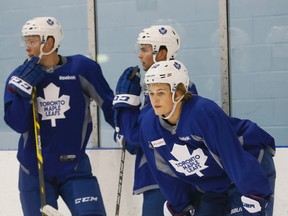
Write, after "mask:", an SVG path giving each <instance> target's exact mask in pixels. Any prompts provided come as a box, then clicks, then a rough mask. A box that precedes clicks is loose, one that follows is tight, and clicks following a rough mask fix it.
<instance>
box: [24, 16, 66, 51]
mask: <svg viewBox="0 0 288 216" xmlns="http://www.w3.org/2000/svg"><path fill="white" fill-rule="evenodd" d="M32 35H39V36H40V40H41V44H42V46H44V44H45V42H46V40H47V38H48V37H49V36H52V37H53V38H54V47H53V49H52V50H51V51H50V52H49V53H43V55H48V54H50V53H52V52H53V51H54V50H56V49H57V48H59V46H60V42H61V40H62V38H63V32H62V27H61V25H60V23H59V22H58V21H57V20H56V19H55V18H54V17H35V18H33V19H32V20H29V21H27V22H26V23H25V24H24V26H23V27H22V36H23V37H25V36H32ZM41 52H42V47H41Z"/></svg>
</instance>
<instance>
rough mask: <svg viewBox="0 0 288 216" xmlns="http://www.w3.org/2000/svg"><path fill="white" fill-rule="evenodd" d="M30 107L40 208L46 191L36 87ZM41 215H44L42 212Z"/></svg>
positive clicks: (43, 202) (44, 203)
mask: <svg viewBox="0 0 288 216" xmlns="http://www.w3.org/2000/svg"><path fill="white" fill-rule="evenodd" d="M32 109H33V122H34V134H35V143H36V156H37V165H38V166H37V167H38V175H39V186H40V198H41V208H43V207H44V206H45V205H46V193H45V184H44V170H43V157H42V146H41V136H40V124H39V118H38V103H37V97H36V87H34V89H33V93H32ZM42 215H45V214H44V213H43V214H42Z"/></svg>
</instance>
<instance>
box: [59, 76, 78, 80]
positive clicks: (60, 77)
mask: <svg viewBox="0 0 288 216" xmlns="http://www.w3.org/2000/svg"><path fill="white" fill-rule="evenodd" d="M59 80H76V76H59Z"/></svg>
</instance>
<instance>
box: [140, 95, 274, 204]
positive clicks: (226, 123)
mask: <svg viewBox="0 0 288 216" xmlns="http://www.w3.org/2000/svg"><path fill="white" fill-rule="evenodd" d="M141 136H142V139H143V140H142V142H141V143H142V149H143V151H144V153H145V156H146V158H147V161H148V164H149V166H150V168H151V170H152V173H153V175H154V177H155V179H156V181H157V183H158V184H159V186H160V188H161V191H162V193H163V194H164V196H165V198H166V199H167V200H168V202H169V203H171V204H172V205H173V206H177V207H180V208H179V209H181V208H184V207H186V206H188V205H189V204H191V200H192V199H193V196H192V191H193V188H194V187H196V188H198V189H199V190H200V191H205V192H224V191H226V190H227V189H228V188H229V187H230V186H231V184H235V185H236V187H237V188H238V189H239V191H240V192H241V193H243V194H245V195H249V194H254V195H258V196H261V197H266V196H268V195H270V194H271V193H272V190H271V188H270V186H269V183H268V179H267V177H266V176H265V174H264V172H263V170H262V168H261V166H260V163H259V162H258V161H257V157H258V156H259V152H260V151H262V149H263V148H270V149H271V151H272V152H274V151H275V144H274V139H273V137H271V136H270V135H269V134H268V133H266V132H265V131H264V130H262V129H261V128H259V127H258V126H257V125H256V124H255V123H253V122H251V121H249V120H240V119H237V118H229V117H228V116H227V115H226V114H225V113H224V112H223V111H222V109H221V108H220V107H219V106H218V105H217V104H216V103H214V102H213V101H211V100H208V99H204V98H202V97H200V96H196V95H193V97H192V98H191V99H190V100H189V101H188V102H185V103H184V104H183V106H182V111H181V115H180V118H179V122H178V123H177V125H175V126H172V125H170V124H168V122H166V121H164V120H163V119H162V118H159V116H157V115H155V113H154V110H153V109H150V110H149V111H148V112H146V113H145V114H144V116H143V118H142V122H141ZM239 138H240V139H239Z"/></svg>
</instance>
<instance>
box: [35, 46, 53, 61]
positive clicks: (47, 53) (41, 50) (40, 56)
mask: <svg viewBox="0 0 288 216" xmlns="http://www.w3.org/2000/svg"><path fill="white" fill-rule="evenodd" d="M45 43H46V42H45ZM45 43H43V44H41V46H40V54H39V62H40V60H41V58H42V57H43V55H50V54H51V53H52V52H54V50H56V49H57V48H55V47H53V49H52V50H51V51H50V52H46V53H45V52H43V47H44V45H45ZM39 62H38V63H39Z"/></svg>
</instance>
